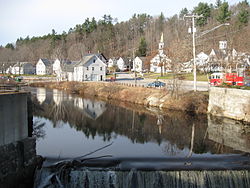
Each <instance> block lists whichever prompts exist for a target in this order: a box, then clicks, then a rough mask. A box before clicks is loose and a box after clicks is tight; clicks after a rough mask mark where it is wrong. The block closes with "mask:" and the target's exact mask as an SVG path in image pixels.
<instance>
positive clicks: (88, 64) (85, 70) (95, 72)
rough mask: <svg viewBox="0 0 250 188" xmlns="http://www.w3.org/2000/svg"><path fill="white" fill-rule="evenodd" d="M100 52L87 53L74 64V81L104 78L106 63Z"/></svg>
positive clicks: (101, 79)
mask: <svg viewBox="0 0 250 188" xmlns="http://www.w3.org/2000/svg"><path fill="white" fill-rule="evenodd" d="M101 59H103V60H105V57H104V56H103V55H102V54H88V55H86V56H84V57H83V59H82V60H81V61H80V62H79V63H77V64H76V65H75V66H74V73H73V75H74V81H80V82H81V81H103V80H106V72H107V64H106V63H104V62H103V61H102V60H101Z"/></svg>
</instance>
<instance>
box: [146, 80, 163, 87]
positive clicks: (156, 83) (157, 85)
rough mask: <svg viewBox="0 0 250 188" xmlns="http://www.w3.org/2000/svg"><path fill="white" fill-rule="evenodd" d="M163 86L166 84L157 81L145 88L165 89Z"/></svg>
mask: <svg viewBox="0 0 250 188" xmlns="http://www.w3.org/2000/svg"><path fill="white" fill-rule="evenodd" d="M165 86H166V83H164V82H161V81H158V80H157V81H154V82H151V83H148V84H147V87H165Z"/></svg>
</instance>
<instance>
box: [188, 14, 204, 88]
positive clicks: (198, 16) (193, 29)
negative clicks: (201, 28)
mask: <svg viewBox="0 0 250 188" xmlns="http://www.w3.org/2000/svg"><path fill="white" fill-rule="evenodd" d="M202 17H203V16H202V15H196V14H193V15H185V16H184V18H192V29H190V28H189V30H188V31H189V32H190V33H192V35H193V59H194V70H193V74H194V91H195V92H196V91H197V78H196V72H197V71H196V57H195V32H196V28H195V19H196V18H202Z"/></svg>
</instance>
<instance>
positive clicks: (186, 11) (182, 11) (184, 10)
mask: <svg viewBox="0 0 250 188" xmlns="http://www.w3.org/2000/svg"><path fill="white" fill-rule="evenodd" d="M186 14H188V9H187V8H183V9H181V11H180V14H179V18H181V19H182V18H183V16H185V15H186Z"/></svg>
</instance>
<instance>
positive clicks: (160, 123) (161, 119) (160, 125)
mask: <svg viewBox="0 0 250 188" xmlns="http://www.w3.org/2000/svg"><path fill="white" fill-rule="evenodd" d="M163 121H164V117H163V115H157V123H156V124H157V126H158V131H159V133H160V134H161V132H162V124H163Z"/></svg>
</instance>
